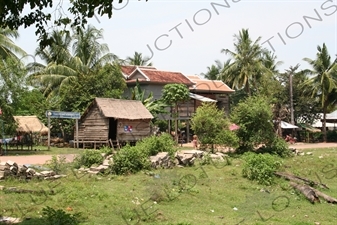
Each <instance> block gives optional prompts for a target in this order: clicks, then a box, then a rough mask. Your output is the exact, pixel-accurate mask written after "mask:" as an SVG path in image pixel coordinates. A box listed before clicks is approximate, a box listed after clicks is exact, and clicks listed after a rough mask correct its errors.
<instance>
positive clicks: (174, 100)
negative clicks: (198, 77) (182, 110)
mask: <svg viewBox="0 0 337 225" xmlns="http://www.w3.org/2000/svg"><path fill="white" fill-rule="evenodd" d="M189 93H190V91H189V90H188V88H187V87H186V85H184V84H166V85H165V86H164V88H163V97H162V100H163V101H164V102H165V103H167V104H169V105H176V104H178V103H179V102H183V101H186V100H188V99H189Z"/></svg>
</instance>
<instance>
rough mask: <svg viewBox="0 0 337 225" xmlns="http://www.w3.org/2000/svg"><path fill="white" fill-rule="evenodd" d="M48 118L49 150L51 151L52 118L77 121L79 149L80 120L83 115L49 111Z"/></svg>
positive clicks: (77, 145) (77, 144) (77, 143)
mask: <svg viewBox="0 0 337 225" xmlns="http://www.w3.org/2000/svg"><path fill="white" fill-rule="evenodd" d="M46 116H47V117H48V150H49V149H50V118H62V119H76V147H77V148H78V147H79V142H78V141H79V140H78V119H80V118H81V114H80V113H79V112H59V111H47V112H46Z"/></svg>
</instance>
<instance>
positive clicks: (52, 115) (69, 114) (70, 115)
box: [46, 111, 81, 119]
mask: <svg viewBox="0 0 337 225" xmlns="http://www.w3.org/2000/svg"><path fill="white" fill-rule="evenodd" d="M48 114H49V116H50V118H63V119H80V118H81V114H80V113H79V112H58V111H47V112H46V116H47V117H48Z"/></svg>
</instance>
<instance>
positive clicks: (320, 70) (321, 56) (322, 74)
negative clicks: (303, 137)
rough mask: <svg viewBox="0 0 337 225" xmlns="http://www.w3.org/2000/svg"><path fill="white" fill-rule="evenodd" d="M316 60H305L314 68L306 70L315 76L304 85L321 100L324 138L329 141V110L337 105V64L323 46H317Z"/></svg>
mask: <svg viewBox="0 0 337 225" xmlns="http://www.w3.org/2000/svg"><path fill="white" fill-rule="evenodd" d="M317 50H318V52H317V54H316V59H309V58H304V59H303V60H304V61H306V62H308V63H309V64H310V66H311V67H312V69H311V70H309V69H308V70H305V72H306V73H307V74H308V75H313V77H311V78H310V79H308V80H307V81H306V82H304V83H303V87H304V90H305V91H306V92H307V93H309V94H311V96H312V97H313V98H316V97H317V98H319V101H320V103H321V106H322V109H323V124H322V128H323V137H324V141H325V142H326V141H327V136H326V114H327V113H329V109H331V108H333V107H332V106H335V105H336V103H337V102H336V101H337V98H336V96H337V63H336V60H337V59H336V60H335V61H333V62H332V61H331V56H330V55H329V53H328V49H327V47H326V45H325V43H323V46H322V47H321V46H317Z"/></svg>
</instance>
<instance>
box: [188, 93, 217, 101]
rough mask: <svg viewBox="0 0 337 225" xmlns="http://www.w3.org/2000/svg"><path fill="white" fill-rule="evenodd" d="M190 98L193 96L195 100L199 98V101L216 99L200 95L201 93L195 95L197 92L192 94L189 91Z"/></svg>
mask: <svg viewBox="0 0 337 225" xmlns="http://www.w3.org/2000/svg"><path fill="white" fill-rule="evenodd" d="M190 98H193V99H195V100H199V101H202V102H217V100H214V99H210V98H207V97H204V96H201V95H197V94H193V93H190Z"/></svg>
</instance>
